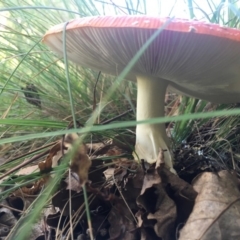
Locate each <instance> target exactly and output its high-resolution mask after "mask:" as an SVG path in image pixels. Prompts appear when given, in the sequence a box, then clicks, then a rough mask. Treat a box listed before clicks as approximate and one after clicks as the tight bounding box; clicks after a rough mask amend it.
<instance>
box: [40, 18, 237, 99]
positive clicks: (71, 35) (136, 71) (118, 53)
mask: <svg viewBox="0 0 240 240" xmlns="http://www.w3.org/2000/svg"><path fill="white" fill-rule="evenodd" d="M167 20H169V19H168V18H158V17H150V16H101V17H87V18H80V19H75V20H72V21H70V22H69V23H68V25H67V27H66V49H67V56H68V58H69V59H70V60H72V61H73V62H75V63H78V64H81V65H82V66H85V67H90V68H94V69H97V70H102V71H103V72H106V73H110V74H113V75H118V74H119V73H120V72H121V71H122V70H123V69H124V68H125V67H126V65H127V64H128V63H129V62H130V60H131V59H132V58H133V57H134V56H135V54H136V53H137V52H138V50H139V49H140V48H141V47H142V46H143V44H144V43H145V42H146V41H147V40H148V39H149V38H150V37H151V36H152V34H153V33H154V32H155V31H157V30H158V29H159V28H161V27H162V26H163V24H165V23H166V21H167ZM63 26H64V24H60V25H57V26H55V27H53V28H51V29H50V30H49V31H48V32H47V33H46V34H45V36H44V39H43V42H44V43H46V44H47V45H49V46H50V47H51V49H53V50H54V51H56V52H57V53H59V54H61V55H62V54H63V40H62V38H63V36H62V32H63ZM137 75H146V76H152V77H155V78H159V79H160V80H159V81H161V79H165V80H167V81H168V82H169V84H170V85H171V86H172V87H173V88H174V89H175V90H176V91H178V92H181V93H184V94H186V95H190V96H194V97H197V98H201V99H206V100H209V101H213V102H222V103H227V102H238V101H240V31H239V30H237V29H232V28H226V27H221V26H219V25H216V24H210V23H205V22H199V21H189V20H182V19H174V20H172V21H171V22H170V23H169V24H168V25H167V26H166V28H165V29H164V30H163V31H162V32H161V33H160V34H159V35H158V36H157V37H156V38H155V40H154V41H153V42H152V44H151V45H150V46H149V47H148V49H147V50H146V51H145V52H144V54H143V55H142V56H141V57H140V58H139V60H138V62H137V63H136V64H135V66H134V67H133V69H132V70H131V73H130V78H134V77H135V76H137Z"/></svg>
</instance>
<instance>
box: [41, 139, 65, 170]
mask: <svg viewBox="0 0 240 240" xmlns="http://www.w3.org/2000/svg"><path fill="white" fill-rule="evenodd" d="M61 146H62V144H61V142H58V143H57V144H56V145H54V146H53V147H52V148H51V150H50V152H49V154H48V156H47V158H46V160H45V161H43V162H40V163H39V164H38V167H39V169H40V171H41V172H44V173H46V172H50V171H51V170H52V162H53V157H54V156H55V155H57V153H58V152H59V151H60V150H61Z"/></svg>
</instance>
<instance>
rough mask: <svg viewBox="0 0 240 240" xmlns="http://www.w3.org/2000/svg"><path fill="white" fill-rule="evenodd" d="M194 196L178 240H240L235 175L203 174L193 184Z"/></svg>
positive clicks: (222, 173)
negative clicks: (193, 203) (192, 204)
mask: <svg viewBox="0 0 240 240" xmlns="http://www.w3.org/2000/svg"><path fill="white" fill-rule="evenodd" d="M193 186H194V189H195V190H196V191H197V192H198V196H197V198H196V201H195V202H196V203H195V206H194V208H193V211H192V213H191V215H190V217H189V219H188V220H187V222H186V224H185V226H184V227H183V229H182V230H181V232H180V238H179V239H180V240H196V239H197V240H209V239H217V240H221V239H222V240H225V239H226V240H233V239H234V240H235V239H240V228H239V226H240V192H239V190H238V181H237V178H236V176H235V175H233V174H231V173H230V172H228V171H221V172H219V174H218V175H217V174H215V173H211V172H204V173H202V174H200V175H199V176H197V177H196V178H195V179H194V181H193Z"/></svg>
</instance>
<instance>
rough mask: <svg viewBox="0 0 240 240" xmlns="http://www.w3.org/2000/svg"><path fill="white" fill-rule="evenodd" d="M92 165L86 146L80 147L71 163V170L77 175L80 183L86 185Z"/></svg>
mask: <svg viewBox="0 0 240 240" xmlns="http://www.w3.org/2000/svg"><path fill="white" fill-rule="evenodd" d="M91 165H92V161H91V160H90V159H89V157H88V155H87V148H86V146H85V145H83V144H82V145H80V146H79V147H78V149H77V151H76V153H75V154H74V156H73V158H72V161H71V166H70V167H71V170H72V171H73V172H75V173H77V175H78V177H79V183H80V184H81V185H82V184H85V183H86V182H87V181H88V171H89V168H90V167H91Z"/></svg>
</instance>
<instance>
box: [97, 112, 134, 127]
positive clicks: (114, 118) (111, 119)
mask: <svg viewBox="0 0 240 240" xmlns="http://www.w3.org/2000/svg"><path fill="white" fill-rule="evenodd" d="M130 112H133V110H132V109H129V110H127V111H126V112H124V113H121V114H120V115H118V116H116V117H113V118H110V119H108V120H106V121H103V122H101V123H100V125H105V124H108V123H110V122H112V121H115V120H117V119H119V118H121V117H123V116H125V115H127V114H128V113H130Z"/></svg>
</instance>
